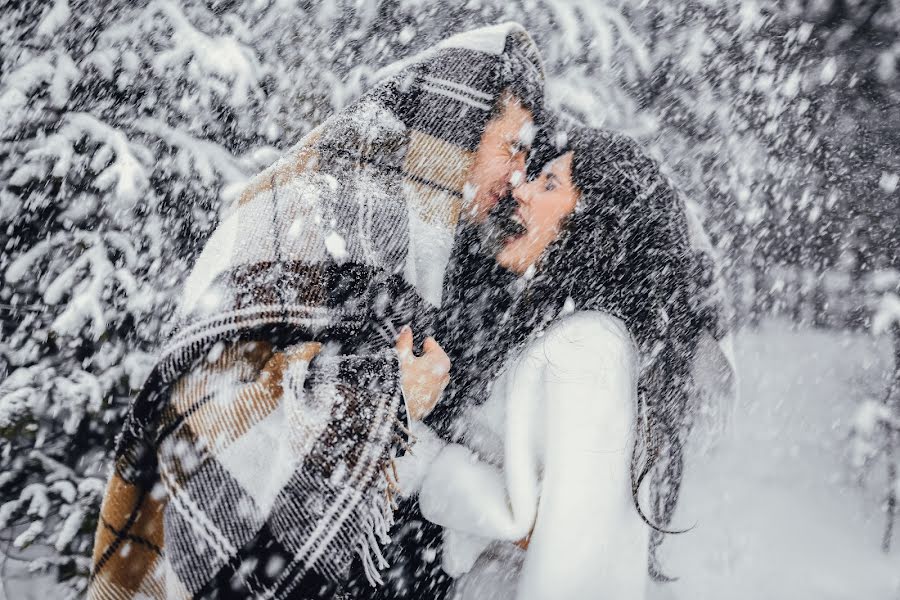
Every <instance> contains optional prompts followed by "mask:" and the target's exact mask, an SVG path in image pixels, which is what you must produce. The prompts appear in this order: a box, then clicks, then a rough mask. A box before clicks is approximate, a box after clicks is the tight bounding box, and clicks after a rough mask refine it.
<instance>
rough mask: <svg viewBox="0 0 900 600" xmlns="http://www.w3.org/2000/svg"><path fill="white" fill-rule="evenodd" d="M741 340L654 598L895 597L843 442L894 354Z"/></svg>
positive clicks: (837, 344)
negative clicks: (728, 422)
mask: <svg viewBox="0 0 900 600" xmlns="http://www.w3.org/2000/svg"><path fill="white" fill-rule="evenodd" d="M737 342H738V343H737V351H738V364H739V367H740V369H741V378H742V379H741V388H742V389H741V392H742V398H741V402H740V405H739V407H738V409H737V412H736V416H735V419H734V423H733V427H732V430H731V431H730V432H729V433H728V434H727V435H726V436H725V438H724V439H723V440H722V441H721V443H720V444H719V446H718V447H717V448H716V449H715V451H713V452H711V453H709V454H708V455H706V456H703V457H698V458H695V459H693V460H694V461H695V462H693V463H692V465H691V468H690V469H689V470H688V473H687V476H686V481H685V486H684V492H683V497H682V502H681V505H680V508H679V516H678V518H677V519H676V523H675V525H676V526H689V525H691V524H694V523H696V527H695V528H694V529H693V530H692V531H690V532H689V533H686V534H683V535H680V536H674V537H670V539H669V540H668V541H667V542H666V543H665V544H664V545H663V549H662V557H663V562H664V566H665V567H666V569H667V570H668V572H669V574H671V575H675V576H678V577H679V580H678V581H677V582H675V583H671V584H666V585H651V594H650V597H651V598H652V599H653V600H704V599H707V598H708V599H711V600H712V599H715V600H780V599H785V600H830V599H834V600H838V599H840V600H897V599H900V541H898V543H895V545H894V550H893V552H892V553H891V554H890V555H884V554H882V553H881V551H880V540H881V532H882V527H883V524H884V519H883V516H882V514H881V512H880V511H879V510H878V497H877V495H876V494H875V493H874V492H873V491H872V490H868V491H866V490H862V489H860V488H858V487H855V486H854V485H853V477H852V476H851V474H850V471H849V469H848V467H847V462H846V448H847V446H846V443H845V437H846V431H847V427H848V424H849V423H850V418H851V415H852V412H853V409H854V407H855V406H856V403H857V402H858V401H860V400H862V399H864V398H866V397H867V396H869V395H872V394H879V393H881V391H882V390H883V389H884V385H885V377H886V373H887V372H888V371H889V368H890V366H891V363H890V360H891V359H890V348H889V346H888V345H887V343H885V342H884V341H883V340H882V341H881V342H880V343H876V342H875V341H874V340H873V338H872V337H870V336H865V335H858V334H857V335H849V334H848V335H837V334H834V333H824V332H810V331H804V332H791V331H788V326H787V324H784V323H769V324H767V325H765V326H763V327H761V328H760V329H759V330H757V331H753V332H747V331H745V332H743V333H742V334H741V335H740V336H739V337H738V340H737ZM898 525H900V524H898ZM7 586H8V587H7V592H8V593H9V594H10V595H9V596H8V598H10V600H13V599H16V600H20V599H30V598H42V599H43V598H54V597H55V596H54V594H53V592H52V591H51V592H49V593H48V592H47V591H46V590H45V589H43V588H44V586H43V585H37V584H36V582H35V580H34V579H31V580H30V581H29V580H28V579H25V580H23V579H16V580H9V581H7ZM37 588H41V589H42V591H38V589H37ZM0 598H2V592H0ZM624 600H627V599H624Z"/></svg>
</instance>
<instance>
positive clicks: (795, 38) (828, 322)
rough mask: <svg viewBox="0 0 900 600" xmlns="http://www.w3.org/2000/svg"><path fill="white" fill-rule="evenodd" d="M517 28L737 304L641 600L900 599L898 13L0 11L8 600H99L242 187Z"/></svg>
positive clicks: (680, 9)
mask: <svg viewBox="0 0 900 600" xmlns="http://www.w3.org/2000/svg"><path fill="white" fill-rule="evenodd" d="M504 20H516V21H519V22H521V23H523V24H524V25H525V26H526V27H527V28H528V29H529V30H530V31H531V32H532V34H533V36H534V38H535V39H536V41H537V43H538V45H539V47H540V49H541V51H542V53H543V55H544V58H545V61H546V66H547V70H548V75H549V81H548V89H549V96H550V103H551V104H552V105H553V106H554V107H556V108H557V109H559V110H562V111H564V112H566V113H568V114H569V115H571V116H573V117H575V118H578V119H580V120H582V121H584V122H586V123H588V124H590V125H594V126H601V127H608V128H611V129H615V130H619V131H623V132H625V133H627V134H629V135H631V136H634V137H635V138H637V139H638V140H639V141H640V142H641V143H642V144H643V145H644V147H645V148H646V149H647V151H648V152H649V153H650V154H652V155H653V156H654V157H655V158H657V159H658V160H660V161H661V162H662V163H663V164H664V165H665V169H666V171H667V173H668V174H669V175H670V177H671V178H672V179H673V180H674V181H675V182H676V184H677V185H678V186H679V187H680V188H681V189H682V190H683V191H684V192H685V195H686V197H687V198H688V199H689V201H690V202H691V203H692V204H693V205H695V207H696V208H698V210H699V211H700V212H701V214H702V215H703V218H704V221H705V224H706V227H707V229H708V230H709V232H710V234H711V237H712V238H713V241H714V243H715V245H716V247H717V248H718V251H719V254H720V256H721V258H722V261H723V265H724V268H725V273H726V276H727V279H728V282H729V285H730V287H731V290H732V293H733V296H734V303H735V326H736V327H737V328H738V329H739V335H738V339H737V354H738V367H739V369H740V371H741V392H742V393H741V398H740V400H739V402H738V405H737V406H736V407H735V409H734V419H733V423H732V425H731V427H730V429H729V430H728V431H727V432H726V434H725V435H724V436H723V437H722V438H721V439H719V440H718V441H717V443H716V444H711V443H700V444H697V447H696V448H695V450H694V457H693V458H692V461H691V463H690V464H689V465H688V471H687V475H686V478H687V479H686V484H685V489H684V492H683V497H682V501H681V505H680V508H679V518H680V519H681V520H682V522H683V523H682V524H683V525H685V526H690V525H695V527H694V528H693V529H692V530H691V531H690V532H689V533H686V534H683V535H680V536H674V537H671V538H670V539H669V540H668V541H666V542H665V544H664V545H663V547H662V548H663V550H662V555H663V559H664V561H665V564H667V565H668V571H669V572H670V573H671V574H672V575H674V576H676V577H678V578H679V579H678V580H677V581H675V582H673V583H671V584H665V585H658V586H651V587H652V589H651V597H653V598H659V599H691V600H694V599H703V598H723V597H724V598H736V599H742V598H747V599H750V598H754V599H755V598H791V599H806V598H809V599H817V600H820V599H823V598H835V599H838V598H841V599H843V598H854V599H856V598H859V599H882V598H883V599H888V598H890V599H897V598H900V539H897V538H898V537H900V533H895V530H894V529H893V528H894V527H896V526H897V524H896V523H895V520H900V519H895V513H896V512H898V510H900V507H898V506H897V500H896V498H897V496H898V494H900V486H898V483H897V479H898V478H897V464H898V461H900V398H897V396H900V389H897V390H895V392H896V393H895V394H894V396H893V397H892V395H891V394H890V393H889V390H890V385H891V382H892V380H894V379H895V378H897V374H896V373H897V368H898V367H897V365H896V364H895V358H894V356H895V354H897V353H900V333H898V331H900V296H898V286H900V243H898V234H900V190H898V188H900V2H898V0H718V1H715V0H670V1H667V2H651V1H649V0H468V1H465V0H464V1H461V2H452V3H448V2H443V1H437V0H384V1H375V0H324V1H322V2H314V1H304V0H248V1H246V2H237V1H229V0H222V1H214V0H208V1H202V0H186V1H184V2H175V1H169V0H153V1H150V2H147V1H145V0H138V1H133V2H122V1H119V2H114V1H108V0H91V1H90V2H88V1H87V0H30V1H27V2H15V1H14V0H0V581H2V586H0V598H10V599H16V600H18V599H22V598H25V599H27V598H38V597H40V598H42V599H44V598H47V597H50V598H66V597H69V596H71V597H78V596H80V595H81V594H82V593H83V589H84V586H85V583H86V573H87V571H88V569H89V564H90V562H89V558H88V557H89V554H90V550H91V547H92V536H93V532H94V530H95V527H96V521H97V513H98V509H99V501H100V497H101V495H102V491H103V487H104V484H105V478H106V474H107V470H108V468H109V465H110V456H111V449H112V444H113V441H114V437H115V435H116V434H117V433H118V431H119V428H120V427H121V420H122V416H123V414H124V411H125V409H126V407H127V405H128V403H129V401H130V399H131V397H132V396H133V393H134V391H135V390H136V389H137V388H139V387H140V385H141V383H142V381H143V378H144V377H145V376H146V374H147V372H148V370H149V368H150V367H151V366H152V361H153V354H152V353H153V349H154V347H155V342H156V341H157V340H158V339H159V336H160V335H161V334H162V333H163V330H164V326H165V323H166V322H167V321H168V319H167V317H168V315H169V314H170V312H171V310H172V308H173V298H174V296H175V293H176V292H177V290H178V288H179V285H180V283H181V282H182V280H183V278H184V276H185V273H186V269H187V268H188V267H189V265H190V264H191V258H192V257H193V256H194V255H195V253H196V251H197V249H198V247H199V246H201V245H202V243H203V242H204V240H205V239H206V237H207V235H208V234H209V233H210V232H211V230H212V228H213V227H214V226H215V224H216V222H217V219H218V215H219V213H220V210H222V209H223V207H225V206H226V205H227V204H228V202H230V201H231V200H232V199H233V198H234V197H235V196H236V194H237V193H238V192H239V190H240V189H241V186H242V185H243V184H244V182H246V180H247V179H248V178H249V177H250V176H251V175H252V174H254V173H255V172H257V171H259V170H261V169H262V168H264V167H265V166H267V165H268V164H270V163H271V162H272V161H273V160H274V159H275V158H276V157H277V156H278V155H279V154H280V153H281V152H282V151H284V150H285V149H287V148H289V147H290V146H291V145H292V144H293V143H295V142H296V141H298V140H299V139H300V137H301V136H302V135H303V134H304V133H305V132H307V131H308V130H309V129H311V128H312V127H313V126H314V125H316V124H318V123H319V122H321V121H322V120H323V119H324V118H326V117H327V116H328V115H330V114H331V113H332V112H334V111H336V110H338V109H340V108H342V107H343V106H345V105H346V104H347V103H348V102H351V101H352V100H354V99H355V98H356V97H357V96H358V95H359V94H360V93H361V92H362V91H363V90H365V89H366V86H367V82H369V81H370V80H371V79H372V77H373V75H374V73H375V72H376V71H377V70H378V69H379V68H380V67H382V66H384V65H386V64H387V63H389V62H391V61H393V60H396V59H398V58H402V57H406V56H409V55H410V54H412V53H414V52H416V51H417V50H419V49H422V48H424V47H426V46H428V45H430V44H433V43H435V42H436V41H438V40H440V39H442V38H444V37H446V36H447V35H449V34H451V33H455V32H458V31H462V30H465V29H467V28H471V27H474V26H479V25H484V24H492V23H496V22H499V21H504ZM676 521H677V519H676Z"/></svg>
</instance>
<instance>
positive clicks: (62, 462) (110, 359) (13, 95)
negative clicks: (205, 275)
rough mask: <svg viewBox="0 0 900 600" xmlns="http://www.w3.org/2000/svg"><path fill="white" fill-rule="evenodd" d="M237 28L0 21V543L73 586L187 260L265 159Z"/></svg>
mask: <svg viewBox="0 0 900 600" xmlns="http://www.w3.org/2000/svg"><path fill="white" fill-rule="evenodd" d="M195 24H202V25H195ZM246 37H247V32H246V30H245V25H244V24H243V22H242V20H241V15H238V14H235V13H229V14H224V15H219V14H216V13H215V12H214V11H212V10H209V9H207V8H204V7H203V5H199V4H198V5H197V6H193V7H190V8H184V7H181V6H180V5H179V4H178V3H175V2H165V1H162V2H150V3H138V4H136V5H132V4H123V3H119V2H92V3H78V5H73V6H70V5H69V4H68V3H67V0H55V1H54V2H33V3H20V4H18V6H16V7H9V6H7V7H6V8H5V9H4V12H3V16H2V17H0V40H2V41H0V72H2V74H3V76H2V79H0V127H2V132H0V135H2V141H0V182H2V183H0V232H2V233H0V239H2V246H3V252H2V258H0V274H2V283H0V314H2V330H0V372H2V373H4V374H5V375H6V377H5V378H4V379H2V383H0V435H2V454H0V472H2V475H0V498H2V503H0V527H2V529H3V531H4V532H5V535H7V536H8V539H7V540H6V541H7V542H9V543H8V544H7V546H6V547H4V548H0V552H2V554H4V555H6V556H8V557H16V556H18V555H20V554H23V553H24V554H25V555H26V556H27V557H28V558H29V559H30V565H29V566H30V568H40V567H53V569H54V572H55V574H56V575H57V577H58V578H60V579H63V580H68V581H69V583H70V584H71V588H72V590H73V591H75V592H76V593H77V592H78V591H80V590H81V589H83V585H84V583H85V579H84V575H85V574H86V573H87V570H88V567H89V560H88V558H87V557H88V556H89V553H90V550H91V546H92V540H93V532H94V530H95V527H96V519H97V511H98V508H99V500H100V498H101V494H102V491H103V488H104V485H105V479H106V475H107V467H108V466H109V460H108V459H109V450H110V448H111V445H112V443H113V440H114V437H115V436H116V434H117V433H118V430H119V428H120V426H121V416H122V414H123V411H124V408H125V407H126V406H127V403H128V402H129V400H130V397H131V395H132V392H133V391H134V390H135V389H137V388H138V387H139V386H140V385H141V383H142V381H143V379H144V377H145V376H146V373H147V371H148V368H149V367H150V366H151V364H152V355H151V354H149V353H148V352H149V351H151V350H152V348H153V345H154V343H155V342H156V341H157V339H158V337H159V335H160V334H161V330H162V329H163V327H164V325H165V323H166V320H167V319H166V317H167V315H168V314H169V311H170V310H171V299H172V293H173V290H175V289H177V287H178V285H179V283H180V281H181V278H182V274H183V272H184V269H185V258H186V257H190V256H191V255H192V254H193V248H194V247H195V246H196V244H197V243H198V242H200V241H202V240H203V239H204V236H205V234H206V232H207V231H209V229H210V227H211V226H212V225H213V224H214V223H215V220H216V216H217V209H218V206H219V205H220V201H221V199H227V198H228V195H229V194H233V193H234V192H235V190H237V189H238V188H239V187H240V184H241V182H243V181H244V180H245V177H246V176H247V175H248V174H251V173H253V172H254V171H256V170H257V169H259V168H261V166H262V165H264V164H265V163H267V162H269V161H271V160H272V157H273V155H274V153H273V150H272V149H271V148H269V147H268V143H269V141H271V140H274V139H275V138H276V136H277V133H278V131H277V126H275V125H274V124H273V123H274V120H273V118H271V117H270V116H267V115H272V114H274V111H272V110H270V109H269V108H268V107H266V105H265V104H266V102H267V100H268V98H269V95H268V94H267V93H266V91H265V89H264V88H265V85H266V82H265V78H266V76H267V74H266V72H265V70H264V69H263V68H262V67H261V65H260V63H259V60H258V58H257V56H256V54H255V53H254V52H253V51H252V50H251V49H250V48H249V47H248V46H247V44H246Z"/></svg>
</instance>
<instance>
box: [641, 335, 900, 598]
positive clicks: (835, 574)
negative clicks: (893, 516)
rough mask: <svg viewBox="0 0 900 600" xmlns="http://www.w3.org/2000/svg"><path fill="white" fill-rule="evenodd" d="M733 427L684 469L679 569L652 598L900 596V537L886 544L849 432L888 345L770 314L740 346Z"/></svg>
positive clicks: (671, 550) (670, 552)
mask: <svg viewBox="0 0 900 600" xmlns="http://www.w3.org/2000/svg"><path fill="white" fill-rule="evenodd" d="M737 353H738V357H737V358H738V364H739V368H740V369H741V377H742V381H741V391H742V398H741V402H740V406H739V407H738V410H737V413H736V416H735V419H734V424H733V428H732V431H731V432H730V433H729V434H728V435H727V436H726V437H725V439H724V440H722V442H721V443H720V445H719V447H718V448H717V449H716V450H715V452H712V453H710V454H709V455H707V456H706V457H701V458H699V459H695V460H697V461H698V462H697V463H695V464H694V466H693V468H692V469H691V470H690V471H689V472H688V473H687V475H686V481H685V486H684V492H683V494H684V495H683V497H682V501H681V504H680V506H679V519H680V523H679V522H678V521H679V519H676V525H681V526H690V525H691V524H694V523H696V527H695V528H694V529H693V530H692V531H691V532H689V533H687V534H684V535H680V536H674V537H670V539H669V540H668V541H667V542H666V543H665V544H664V545H663V547H662V548H663V553H662V556H663V560H664V565H665V566H666V568H667V569H668V571H669V572H670V573H669V574H671V575H674V576H678V577H679V578H680V579H679V580H678V581H677V582H675V583H671V584H667V585H662V586H652V593H651V598H653V599H654V600H704V599H706V598H709V599H713V598H714V599H717V600H721V599H727V600H778V599H782V598H783V599H786V600H787V599H790V600H829V599H835V600H837V599H841V600H851V599H852V600H896V599H898V598H900V543H898V542H897V540H896V539H895V543H894V548H893V551H892V553H891V554H890V555H885V554H883V553H882V552H881V551H880V542H881V535H882V528H883V526H884V517H883V515H882V513H881V512H880V511H879V509H878V497H877V495H876V494H875V493H874V490H871V489H870V490H865V491H864V490H861V489H860V488H859V487H855V486H854V485H853V483H852V482H853V477H852V476H851V475H850V473H849V469H848V467H847V459H846V448H847V445H846V443H845V441H844V440H845V436H846V432H847V426H848V424H849V422H850V418H851V416H852V412H853V409H854V407H855V406H856V403H857V402H858V401H860V400H862V399H864V398H866V397H867V396H870V395H872V394H880V393H881V392H882V391H883V390H884V388H885V376H886V373H887V372H888V370H889V368H890V366H891V362H890V361H891V359H890V347H889V345H888V344H887V343H885V341H884V340H882V341H881V342H879V343H876V342H875V341H874V340H873V338H872V337H870V336H863V335H836V334H834V333H824V332H810V331H806V332H793V333H792V332H788V325H787V324H785V323H769V324H767V325H765V326H763V327H761V328H760V329H759V330H758V331H755V332H744V333H743V334H742V335H741V336H739V339H738V344H737Z"/></svg>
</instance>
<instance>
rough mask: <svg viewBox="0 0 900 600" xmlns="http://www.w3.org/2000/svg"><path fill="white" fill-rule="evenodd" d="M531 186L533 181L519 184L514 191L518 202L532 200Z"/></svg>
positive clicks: (526, 202) (522, 202) (514, 197)
mask: <svg viewBox="0 0 900 600" xmlns="http://www.w3.org/2000/svg"><path fill="white" fill-rule="evenodd" d="M531 186H532V184H531V183H523V184H522V185H519V186H517V187H516V188H515V189H514V190H513V192H512V197H513V199H514V200H515V201H516V202H517V203H518V204H528V203H529V202H530V201H531Z"/></svg>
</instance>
